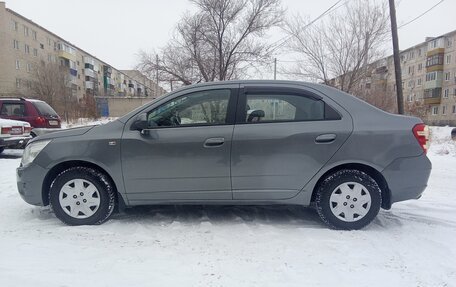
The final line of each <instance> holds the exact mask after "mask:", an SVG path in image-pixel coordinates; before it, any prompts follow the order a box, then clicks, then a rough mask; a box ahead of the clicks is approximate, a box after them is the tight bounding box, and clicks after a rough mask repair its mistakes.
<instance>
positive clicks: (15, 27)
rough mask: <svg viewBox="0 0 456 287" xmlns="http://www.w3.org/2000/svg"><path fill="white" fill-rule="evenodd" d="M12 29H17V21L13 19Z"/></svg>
mask: <svg viewBox="0 0 456 287" xmlns="http://www.w3.org/2000/svg"><path fill="white" fill-rule="evenodd" d="M11 30H13V31H17V22H16V21H14V20H11Z"/></svg>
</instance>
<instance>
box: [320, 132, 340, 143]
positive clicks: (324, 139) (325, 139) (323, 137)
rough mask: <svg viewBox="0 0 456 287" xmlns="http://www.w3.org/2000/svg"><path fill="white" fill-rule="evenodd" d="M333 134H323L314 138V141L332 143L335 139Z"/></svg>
mask: <svg viewBox="0 0 456 287" xmlns="http://www.w3.org/2000/svg"><path fill="white" fill-rule="evenodd" d="M336 137H337V136H336V135H335V134H323V135H319V136H318V137H316V138H315V142H316V143H332V142H333V141H334V140H335V139H336Z"/></svg>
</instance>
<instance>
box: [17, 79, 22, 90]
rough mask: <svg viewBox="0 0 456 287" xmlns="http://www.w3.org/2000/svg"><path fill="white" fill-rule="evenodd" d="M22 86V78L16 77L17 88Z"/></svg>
mask: <svg viewBox="0 0 456 287" xmlns="http://www.w3.org/2000/svg"><path fill="white" fill-rule="evenodd" d="M20 87H21V79H16V88H18V89H19V88H20Z"/></svg>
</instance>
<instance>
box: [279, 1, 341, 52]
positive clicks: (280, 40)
mask: <svg viewBox="0 0 456 287" xmlns="http://www.w3.org/2000/svg"><path fill="white" fill-rule="evenodd" d="M342 1H344V0H338V1H336V3H334V4H333V5H331V6H330V7H329V8H328V9H326V10H325V11H324V12H323V13H321V14H320V15H319V16H318V17H317V18H315V19H313V20H312V21H310V22H309V23H307V24H306V25H305V26H304V27H303V28H302V29H306V28H307V27H309V26H310V25H312V24H313V23H315V22H317V21H318V20H320V19H321V18H322V17H324V16H325V15H326V14H328V13H331V12H334V11H335V10H337V9H339V8H340V7H341V6H343V5H345V4H346V3H347V2H348V1H350V0H345V3H343V4H341V5H340V6H338V7H336V8H334V7H335V6H337V5H338V4H339V3H340V2H342ZM333 8H334V9H333ZM331 10H332V11H331ZM291 37H292V36H291V35H288V36H285V37H282V38H281V39H279V40H277V41H275V42H274V43H272V44H271V46H274V45H276V44H277V43H279V42H282V43H280V44H279V45H277V46H276V47H275V48H274V49H277V48H280V47H281V46H282V45H283V44H285V42H286V41H288V40H289V39H290V38H291Z"/></svg>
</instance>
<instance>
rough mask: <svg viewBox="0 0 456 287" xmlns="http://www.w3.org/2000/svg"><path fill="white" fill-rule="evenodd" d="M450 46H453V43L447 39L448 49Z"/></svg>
mask: <svg viewBox="0 0 456 287" xmlns="http://www.w3.org/2000/svg"><path fill="white" fill-rule="evenodd" d="M451 46H453V41H452V40H451V38H448V39H447V47H448V48H450V47H451Z"/></svg>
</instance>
